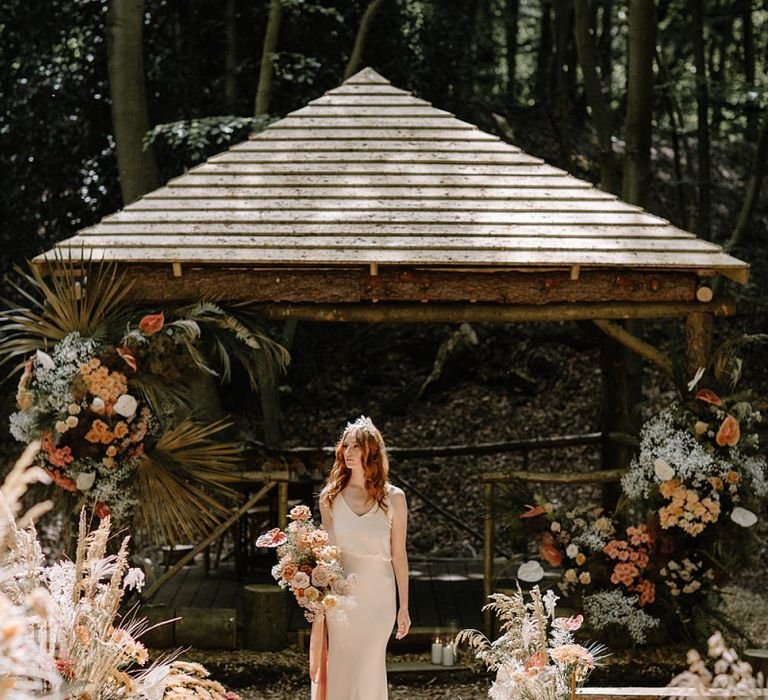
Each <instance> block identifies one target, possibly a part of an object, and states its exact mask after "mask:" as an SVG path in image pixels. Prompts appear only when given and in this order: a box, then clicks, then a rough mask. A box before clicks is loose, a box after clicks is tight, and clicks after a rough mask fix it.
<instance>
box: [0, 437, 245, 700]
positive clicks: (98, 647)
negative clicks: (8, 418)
mask: <svg viewBox="0 0 768 700" xmlns="http://www.w3.org/2000/svg"><path fill="white" fill-rule="evenodd" d="M37 449H39V444H33V445H31V446H30V448H28V449H27V450H26V451H25V454H24V455H23V456H22V458H21V459H20V460H19V461H18V462H17V463H16V465H15V466H14V468H13V469H12V470H11V472H10V474H9V475H8V477H7V478H6V480H5V482H4V484H3V485H2V487H0V699H2V700H29V698H33V697H61V698H78V699H79V700H117V699H118V698H122V699H124V700H146V699H147V698H156V699H157V700H160V699H167V700H180V698H205V699H207V700H237V698H238V696H237V695H235V694H234V693H231V692H227V691H226V690H225V689H224V688H223V687H222V686H221V685H220V684H218V683H215V682H214V681H211V680H209V679H207V678H205V676H206V675H207V672H205V670H204V669H202V667H195V668H191V667H190V665H189V664H185V663H182V662H179V661H177V660H176V656H177V654H171V655H170V656H167V657H165V658H163V659H158V660H157V661H155V662H154V663H152V664H149V665H147V664H148V662H149V654H148V651H147V649H146V647H145V646H144V645H143V644H142V643H141V642H140V641H139V637H140V635H141V633H142V632H144V631H145V630H146V628H147V624H146V622H145V621H144V620H142V619H139V618H137V617H135V616H133V617H129V619H128V620H127V621H126V620H124V621H123V623H122V624H119V623H118V622H117V621H116V618H117V614H118V608H119V606H120V603H121V601H122V599H123V596H124V593H125V591H127V590H130V589H134V590H141V588H142V586H143V584H144V574H143V572H142V571H141V570H140V569H137V568H131V567H130V566H129V563H128V541H129V538H128V537H126V538H124V539H123V542H122V545H121V547H120V549H119V551H118V553H117V554H107V541H108V539H109V536H110V520H111V519H110V517H109V516H105V517H104V518H103V519H102V520H101V522H100V524H99V526H98V528H97V529H96V530H95V531H93V532H88V530H87V528H86V524H85V513H84V512H83V513H81V516H80V531H79V538H78V543H77V553H76V557H75V559H74V561H62V562H59V563H56V564H53V565H51V566H44V565H43V557H42V553H41V550H40V545H39V542H38V540H37V536H36V533H35V531H34V528H33V527H32V522H33V521H34V520H35V519H36V518H37V517H39V516H40V515H41V514H42V513H43V512H45V511H46V510H48V509H49V508H50V507H51V503H50V502H45V503H41V504H38V505H36V506H33V507H32V508H31V509H30V510H29V511H28V512H27V513H26V514H25V515H24V516H23V517H21V518H18V514H19V511H20V502H21V497H22V496H23V494H24V492H25V491H26V489H27V487H28V485H29V484H30V483H33V482H35V481H43V482H47V481H50V477H49V476H48V475H47V474H46V472H45V471H44V470H43V469H41V468H40V467H36V466H34V461H35V458H36V451H37ZM193 676H194V678H193Z"/></svg>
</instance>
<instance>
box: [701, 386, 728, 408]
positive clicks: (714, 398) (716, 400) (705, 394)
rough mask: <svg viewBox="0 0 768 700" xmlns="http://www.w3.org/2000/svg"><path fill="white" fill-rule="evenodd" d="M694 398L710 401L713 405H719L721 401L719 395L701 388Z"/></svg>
mask: <svg viewBox="0 0 768 700" xmlns="http://www.w3.org/2000/svg"><path fill="white" fill-rule="evenodd" d="M696 398H697V399H698V400H699V401H706V402H707V403H711V404H712V405H714V406H720V405H721V404H722V403H723V402H722V401H721V400H720V397H719V396H718V395H717V394H716V393H715V392H714V391H711V390H710V389H701V390H700V391H699V392H698V393H697V394H696Z"/></svg>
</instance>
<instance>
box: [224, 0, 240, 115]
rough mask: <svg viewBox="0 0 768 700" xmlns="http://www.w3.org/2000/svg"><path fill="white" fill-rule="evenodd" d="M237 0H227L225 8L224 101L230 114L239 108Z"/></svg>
mask: <svg viewBox="0 0 768 700" xmlns="http://www.w3.org/2000/svg"><path fill="white" fill-rule="evenodd" d="M236 2H237V0H227V4H226V6H225V8H224V32H225V40H226V49H225V54H224V102H225V104H226V105H227V110H229V113H230V114H234V113H235V111H236V110H237V7H236Z"/></svg>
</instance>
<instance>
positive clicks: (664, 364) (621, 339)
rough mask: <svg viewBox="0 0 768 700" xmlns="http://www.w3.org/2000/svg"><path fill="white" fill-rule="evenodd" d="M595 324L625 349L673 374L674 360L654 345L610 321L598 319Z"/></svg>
mask: <svg viewBox="0 0 768 700" xmlns="http://www.w3.org/2000/svg"><path fill="white" fill-rule="evenodd" d="M593 323H594V324H595V325H596V326H597V327H598V328H599V329H600V330H601V331H603V332H604V333H605V334H606V335H608V336H610V337H611V338H613V339H614V340H615V341H616V342H618V343H621V344H622V345H623V346H624V347H626V348H628V349H629V350H631V351H632V352H634V353H637V354H638V355H640V357H644V358H645V359H646V360H650V361H651V362H653V364H655V365H656V366H657V367H660V368H661V369H663V370H664V371H665V372H666V373H667V374H672V360H670V359H669V357H668V356H667V355H666V354H665V353H663V352H661V350H657V349H656V348H655V347H653V345H651V344H650V343H647V342H646V341H644V340H643V339H642V338H638V337H637V336H636V335H632V333H630V332H629V331H628V330H627V329H626V328H622V327H621V326H619V325H617V324H615V323H611V322H610V321H602V320H600V319H597V320H595V321H593Z"/></svg>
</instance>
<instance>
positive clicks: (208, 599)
mask: <svg viewBox="0 0 768 700" xmlns="http://www.w3.org/2000/svg"><path fill="white" fill-rule="evenodd" d="M272 563H273V562H272V561H271V559H270V560H265V561H264V563H263V564H261V565H259V566H256V567H254V568H253V569H252V571H251V572H250V573H249V574H247V575H243V576H241V577H240V578H238V576H237V574H236V573H235V569H234V566H233V565H231V564H229V563H222V564H221V565H220V566H219V567H218V568H217V569H215V570H213V571H211V572H210V573H209V574H208V575H206V574H205V572H204V569H203V566H202V563H201V562H195V564H194V565H192V566H188V567H185V568H184V569H182V571H181V572H179V574H177V575H176V576H175V577H174V578H173V579H171V580H170V581H169V582H168V583H167V584H166V585H165V586H163V587H162V588H161V589H160V591H159V592H158V593H157V595H156V596H155V598H154V599H153V601H152V603H153V605H156V606H162V607H166V608H173V609H179V608H208V609H209V608H233V609H236V610H237V611H238V617H241V614H242V612H243V609H244V601H243V595H242V587H243V586H244V585H246V584H249V583H274V580H273V579H272V577H271V576H270V573H269V568H270V567H271V565H272ZM410 569H411V579H410V613H411V621H412V624H413V626H414V627H420V628H450V627H456V628H457V629H461V628H464V627H475V628H477V627H479V626H480V625H481V624H482V617H481V613H480V609H481V607H482V605H483V573H482V560H481V559H417V560H411V562H410ZM510 584H511V582H510V581H500V582H499V586H500V587H504V586H509V585H510ZM290 610H291V616H290V622H289V629H293V630H297V629H302V628H307V627H308V626H309V625H308V624H307V622H306V621H305V620H304V616H303V615H302V613H301V610H300V609H299V607H298V605H293V604H291V606H290Z"/></svg>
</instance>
